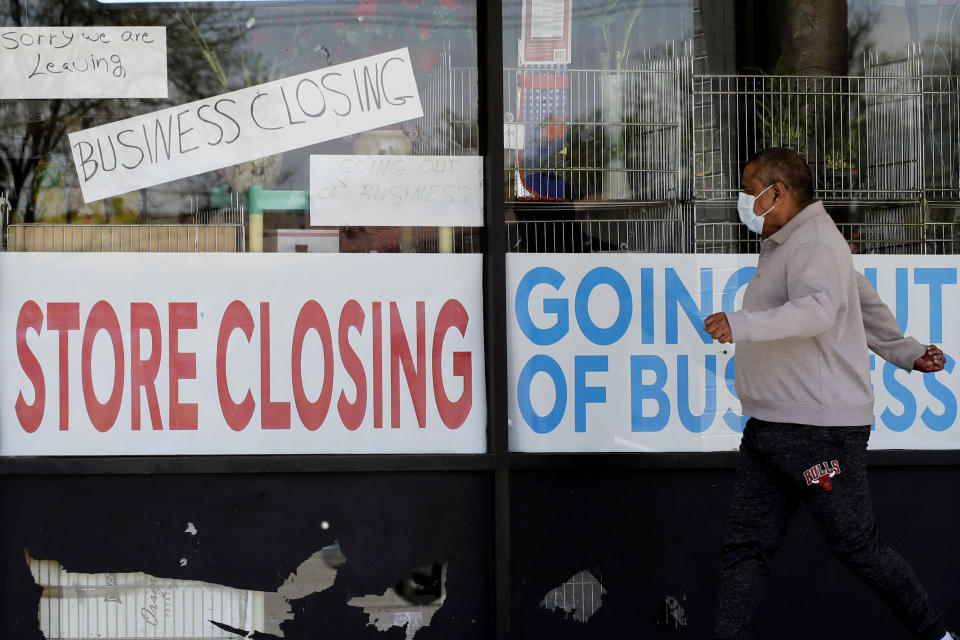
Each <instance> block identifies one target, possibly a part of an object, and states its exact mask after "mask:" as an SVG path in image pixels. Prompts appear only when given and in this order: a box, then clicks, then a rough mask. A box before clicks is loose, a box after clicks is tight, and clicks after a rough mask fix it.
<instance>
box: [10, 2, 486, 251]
mask: <svg viewBox="0 0 960 640" xmlns="http://www.w3.org/2000/svg"><path fill="white" fill-rule="evenodd" d="M0 20H2V21H3V24H5V25H8V26H7V27H6V28H5V31H4V35H3V42H4V45H3V46H4V48H5V49H8V51H7V53H10V52H11V51H12V52H13V53H16V54H18V55H19V54H23V55H22V56H21V57H20V58H15V59H13V58H10V57H9V56H8V62H7V65H8V66H9V67H10V68H9V69H5V71H6V72H7V79H6V80H5V84H7V86H8V90H7V91H6V92H3V93H2V94H0V100H2V102H0V144H2V147H0V156H2V160H3V162H2V164H0V194H2V196H3V198H4V199H5V201H7V202H9V207H5V208H6V209H8V210H7V211H6V215H5V220H4V223H5V225H6V224H12V225H14V227H13V228H12V229H11V230H10V233H9V234H5V235H9V236H10V238H11V239H12V242H11V244H10V247H9V248H10V249H11V250H29V249H39V248H42V247H43V246H45V243H46V244H47V245H49V244H50V241H52V238H53V237H54V235H56V236H57V238H58V241H59V238H65V240H63V242H66V245H64V244H63V243H62V242H61V243H60V244H58V245H57V246H58V247H60V248H61V250H77V251H98V250H118V249H119V250H132V248H133V247H136V248H137V249H138V250H147V249H149V250H161V251H171V250H177V249H178V240H179V239H180V236H182V235H183V234H187V235H189V236H190V239H191V241H192V244H191V246H202V247H203V248H204V250H216V251H242V250H244V249H245V248H246V249H248V250H252V251H257V250H264V251H290V252H316V251H324V252H329V251H340V252H396V251H401V252H410V251H416V252H438V251H439V252H451V251H455V252H474V251H479V250H480V247H479V237H480V235H479V233H478V232H477V229H476V227H478V226H479V225H481V224H482V212H481V211H480V198H479V184H480V175H479V166H480V165H479V160H478V158H477V155H478V148H479V145H478V140H477V137H478V133H477V127H476V110H477V106H476V98H477V91H476V86H477V80H476V58H477V52H476V41H477V39H476V4H475V1H474V0H443V1H439V0H389V1H383V0H381V1H380V2H377V1H376V0H351V1H348V2H263V3H243V2H238V3H206V2H203V3H201V2H196V3H194V2H188V3H178V4H166V3H140V2H122V1H121V2H111V3H106V2H103V3H100V2H93V1H90V0H69V1H68V2H54V1H52V0H31V1H29V2H3V3H0ZM27 25H32V28H28V27H27ZM121 25H122V27H121ZM81 28H85V29H87V31H82V29H81ZM150 28H152V29H150ZM157 28H159V29H157ZM158 34H159V35H158ZM164 35H165V38H166V42H165V46H164V43H163V42H161V41H159V40H160V38H162V37H164ZM71 38H72V39H71ZM91 38H97V39H99V41H98V42H97V45H96V47H94V48H92V49H91V48H90V46H87V48H83V47H81V46H80V45H81V44H82V43H84V42H87V43H88V44H89V40H90V39H91ZM24 50H26V51H24ZM397 50H401V51H404V53H402V54H401V59H399V60H391V59H389V57H385V58H382V59H378V60H376V61H375V62H371V63H369V64H360V63H358V62H356V61H358V60H361V59H365V58H367V57H369V56H375V55H380V54H384V53H385V52H391V51H397ZM150 56H153V58H150ZM157 56H159V57H158V58H157ZM407 56H409V59H407ZM21 58H22V60H21ZM34 58H35V59H36V65H35V66H34V67H33V68H26V67H23V68H22V69H21V68H19V67H17V66H16V65H17V64H21V63H23V64H26V63H29V62H31V61H33V60H34ZM147 59H150V60H152V62H149V63H148V62H144V63H143V64H139V62H141V61H143V60H147ZM10 60H13V61H12V62H10ZM18 61H19V62H18ZM23 64H21V66H23ZM10 65H13V66H10ZM144 65H146V66H144ZM151 65H152V66H151ZM164 73H165V74H166V81H165V82H164V80H163V78H162V77H161V76H162V75H163V74H164ZM300 74H306V75H303V76H300ZM294 76H297V77H298V78H297V79H296V80H291V78H293V77H294ZM41 81H43V83H41ZM40 84H43V87H45V88H43V89H42V90H38V89H37V88H36V87H37V85H40ZM131 86H133V87H134V88H131ZM147 86H149V87H151V88H150V89H144V88H143V87H147ZM157 86H159V87H160V89H161V92H160V93H158V92H157V90H156V87H157ZM11 87H13V88H14V89H11ZM76 87H80V89H77V88H76ZM120 87H122V88H123V89H125V90H129V93H127V94H122V93H121V92H120ZM253 87H256V89H253ZM78 90H79V91H80V93H79V94H78V93H77V91H78ZM242 90H246V93H240V94H236V93H233V92H237V91H242ZM18 91H19V93H17V92H18ZM81 94H83V95H81ZM416 104H419V106H420V108H422V115H420V108H417V109H414V105H416ZM414 111H416V114H414V115H415V116H416V117H411V114H413V112H414ZM152 116H155V117H152ZM118 123H126V124H125V125H124V124H118ZM101 126H105V128H104V129H97V130H96V131H97V133H96V134H95V133H94V132H92V131H91V130H92V129H94V128H96V127H101ZM71 138H72V140H71ZM334 155H335V156H342V158H333V159H331V158H326V161H325V162H324V161H323V160H324V159H323V158H321V159H320V160H315V161H314V162H316V163H317V165H316V168H315V170H314V175H313V177H311V170H310V166H311V160H310V158H311V156H334ZM361 155H363V156H367V155H373V156H378V157H380V156H405V158H400V157H398V158H390V159H385V158H382V157H380V158H379V160H378V161H377V162H359V163H358V162H357V161H356V159H354V160H353V161H352V162H350V159H351V157H353V156H361ZM425 156H430V158H424V157H425ZM438 156H439V157H438ZM448 157H449V158H448ZM454 157H455V158H454ZM443 158H447V159H446V160H444V159H443ZM341 161H342V162H341ZM98 174H99V175H98ZM361 174H362V175H361ZM312 183H313V187H314V189H315V190H316V193H314V194H310V190H311V184H312ZM259 189H262V191H259V192H258V190H259ZM274 191H282V192H288V191H292V192H297V193H296V194H295V195H294V196H290V195H289V194H286V193H284V194H274V195H271V193H270V192H274ZM321 195H323V196H325V201H324V203H323V205H322V206H321V205H320V204H318V202H319V201H320V200H321V199H322V198H321V197H320V196H321ZM251 196H252V197H251ZM311 201H312V202H313V210H312V211H311V209H310V205H311ZM411 212H412V213H411ZM38 225H42V226H38ZM134 226H136V227H138V228H136V229H134V228H133V227H134ZM117 227H119V228H120V229H119V231H118V230H117ZM5 231H6V229H5ZM51 246H52V245H51ZM104 247H106V248H104ZM48 248H49V247H48ZM145 248H146V249H145Z"/></svg>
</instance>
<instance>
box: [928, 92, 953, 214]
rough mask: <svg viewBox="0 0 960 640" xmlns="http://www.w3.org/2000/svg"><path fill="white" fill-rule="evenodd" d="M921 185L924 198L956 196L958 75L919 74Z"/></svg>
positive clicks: (944, 198) (940, 198)
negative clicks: (921, 125)
mask: <svg viewBox="0 0 960 640" xmlns="http://www.w3.org/2000/svg"><path fill="white" fill-rule="evenodd" d="M923 115H924V137H923V146H924V162H925V167H924V168H925V172H924V173H925V176H924V187H925V190H926V197H927V199H928V200H960V76H925V77H924V78H923Z"/></svg>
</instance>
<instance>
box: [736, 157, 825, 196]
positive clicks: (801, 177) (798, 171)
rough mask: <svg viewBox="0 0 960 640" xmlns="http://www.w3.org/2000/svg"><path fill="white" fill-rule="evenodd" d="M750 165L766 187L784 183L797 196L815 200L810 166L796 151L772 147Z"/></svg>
mask: <svg viewBox="0 0 960 640" xmlns="http://www.w3.org/2000/svg"><path fill="white" fill-rule="evenodd" d="M748 164H752V165H753V167H754V170H755V171H756V175H757V177H758V178H759V179H760V181H761V182H763V184H764V186H766V185H770V184H773V183H774V182H782V183H783V184H784V186H786V187H787V190H788V191H790V192H791V193H793V194H794V195H795V196H797V197H799V198H801V199H807V200H813V197H814V190H813V176H812V175H811V173H810V166H809V165H808V164H807V161H806V160H804V159H803V158H801V157H800V154H798V153H797V152H796V151H793V150H792V149H784V148H782V147H771V148H769V149H764V150H763V151H758V152H757V153H755V154H754V155H753V157H752V158H750V161H749V162H748Z"/></svg>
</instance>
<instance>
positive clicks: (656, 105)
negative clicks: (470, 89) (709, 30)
mask: <svg viewBox="0 0 960 640" xmlns="http://www.w3.org/2000/svg"><path fill="white" fill-rule="evenodd" d="M690 60H691V57H690V56H689V55H684V56H669V57H667V58H665V59H662V60H647V61H644V62H641V63H640V64H639V65H636V66H634V67H633V68H628V69H620V70H598V69H569V68H566V67H563V66H527V67H523V68H512V69H511V68H508V69H504V77H503V82H504V94H505V95H504V102H505V104H504V109H505V111H506V113H505V118H506V122H505V147H506V158H505V166H506V167H507V171H506V176H505V195H506V199H507V200H508V201H513V202H516V201H543V200H547V201H582V200H591V201H617V200H620V201H648V202H649V201H665V200H676V199H679V198H681V197H683V195H684V189H683V187H684V184H685V181H684V178H683V176H684V172H683V170H682V165H681V157H682V156H683V155H685V154H684V153H683V149H684V143H685V141H686V138H685V137H684V128H685V126H686V123H687V119H686V109H685V105H686V104H687V97H686V96H687V95H689V94H688V92H687V89H688V86H689V77H690V75H691V69H692V64H691V62H690Z"/></svg>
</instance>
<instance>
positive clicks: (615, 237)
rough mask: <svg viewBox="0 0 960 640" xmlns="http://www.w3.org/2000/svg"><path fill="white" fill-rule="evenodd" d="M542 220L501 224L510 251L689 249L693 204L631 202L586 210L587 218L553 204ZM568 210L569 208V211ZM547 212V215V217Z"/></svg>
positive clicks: (687, 251)
mask: <svg viewBox="0 0 960 640" xmlns="http://www.w3.org/2000/svg"><path fill="white" fill-rule="evenodd" d="M543 208H544V209H545V210H546V211H545V212H544V214H543V219H535V220H520V221H511V222H508V223H507V251H510V252H513V253H689V252H690V251H691V249H692V237H691V233H690V232H691V230H692V228H693V205H692V204H689V203H673V204H660V205H656V204H651V205H640V204H637V205H632V206H631V207H630V208H628V209H624V208H623V207H622V206H621V207H611V208H609V209H607V210H602V209H599V210H598V209H592V210H591V211H590V212H589V213H586V214H585V215H586V216H587V219H572V217H573V216H572V215H571V216H569V218H571V219H566V220H564V219H561V218H560V216H561V215H562V214H563V213H564V211H563V210H560V209H559V208H558V207H556V206H552V207H547V206H544V207H543ZM570 213H571V214H572V213H573V212H570ZM550 214H553V215H552V217H548V216H550Z"/></svg>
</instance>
